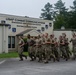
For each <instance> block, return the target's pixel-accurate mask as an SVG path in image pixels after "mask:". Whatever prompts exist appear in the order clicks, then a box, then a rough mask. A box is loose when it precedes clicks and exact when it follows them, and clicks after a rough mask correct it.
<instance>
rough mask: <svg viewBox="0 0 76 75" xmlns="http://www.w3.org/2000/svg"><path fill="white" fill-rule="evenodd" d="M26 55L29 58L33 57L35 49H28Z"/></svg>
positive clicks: (31, 47) (30, 47)
mask: <svg viewBox="0 0 76 75" xmlns="http://www.w3.org/2000/svg"><path fill="white" fill-rule="evenodd" d="M28 54H29V56H30V57H31V58H33V56H34V55H35V49H34V47H33V46H29V47H28Z"/></svg>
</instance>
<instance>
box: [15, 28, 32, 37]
mask: <svg viewBox="0 0 76 75" xmlns="http://www.w3.org/2000/svg"><path fill="white" fill-rule="evenodd" d="M31 30H33V29H27V30H25V31H23V32H21V33H19V34H17V35H16V36H23V34H25V33H28V32H29V31H31Z"/></svg>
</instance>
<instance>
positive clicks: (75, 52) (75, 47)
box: [73, 46, 76, 59]
mask: <svg viewBox="0 0 76 75" xmlns="http://www.w3.org/2000/svg"><path fill="white" fill-rule="evenodd" d="M73 58H74V59H75V58H76V46H73Z"/></svg>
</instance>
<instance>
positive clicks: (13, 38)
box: [12, 36, 15, 48]
mask: <svg viewBox="0 0 76 75" xmlns="http://www.w3.org/2000/svg"><path fill="white" fill-rule="evenodd" d="M12 48H15V36H12Z"/></svg>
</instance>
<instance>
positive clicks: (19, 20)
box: [0, 14, 53, 53]
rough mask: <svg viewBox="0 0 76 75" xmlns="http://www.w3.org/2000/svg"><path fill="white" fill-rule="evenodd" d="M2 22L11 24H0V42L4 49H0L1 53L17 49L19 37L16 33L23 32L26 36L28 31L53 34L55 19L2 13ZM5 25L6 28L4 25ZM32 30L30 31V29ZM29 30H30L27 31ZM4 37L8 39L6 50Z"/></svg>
mask: <svg viewBox="0 0 76 75" xmlns="http://www.w3.org/2000/svg"><path fill="white" fill-rule="evenodd" d="M0 23H1V24H9V25H8V26H5V25H1V26H0V33H1V34H0V35H3V36H0V42H1V45H0V47H2V49H0V53H2V52H8V51H12V50H16V49H17V37H16V35H18V34H20V33H23V34H24V36H26V35H27V34H28V33H29V34H30V35H35V36H37V35H38V34H44V33H48V34H52V33H53V21H50V20H42V19H38V18H30V17H23V16H15V15H7V14H0ZM4 26H5V30H3V27H4ZM30 29H31V31H28V30H30ZM27 31H28V32H27ZM2 38H4V42H5V39H6V43H7V45H6V49H7V50H4V47H3V46H4V44H5V43H4V42H3V41H2Z"/></svg>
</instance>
